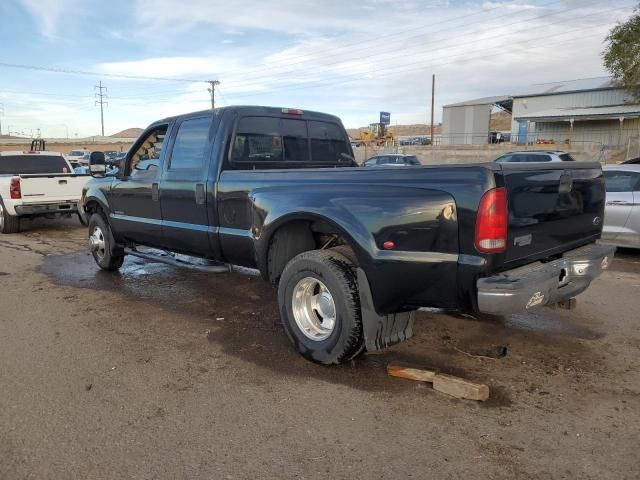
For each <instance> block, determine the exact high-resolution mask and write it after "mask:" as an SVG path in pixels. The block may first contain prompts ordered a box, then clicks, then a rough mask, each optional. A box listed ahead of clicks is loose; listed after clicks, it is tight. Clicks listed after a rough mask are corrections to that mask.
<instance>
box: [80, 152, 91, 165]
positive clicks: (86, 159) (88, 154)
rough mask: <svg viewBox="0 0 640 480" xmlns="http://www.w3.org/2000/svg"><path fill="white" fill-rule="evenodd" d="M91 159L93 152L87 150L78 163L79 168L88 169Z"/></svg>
mask: <svg viewBox="0 0 640 480" xmlns="http://www.w3.org/2000/svg"><path fill="white" fill-rule="evenodd" d="M90 158H91V152H90V151H89V150H85V152H84V154H83V155H82V157H81V158H79V159H78V160H77V162H76V164H77V166H78V167H88V166H89V159H90Z"/></svg>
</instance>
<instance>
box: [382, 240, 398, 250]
mask: <svg viewBox="0 0 640 480" xmlns="http://www.w3.org/2000/svg"><path fill="white" fill-rule="evenodd" d="M395 246H396V244H395V243H393V242H392V241H391V240H387V241H386V242H384V243H383V244H382V248H384V249H385V250H393V248H394V247H395Z"/></svg>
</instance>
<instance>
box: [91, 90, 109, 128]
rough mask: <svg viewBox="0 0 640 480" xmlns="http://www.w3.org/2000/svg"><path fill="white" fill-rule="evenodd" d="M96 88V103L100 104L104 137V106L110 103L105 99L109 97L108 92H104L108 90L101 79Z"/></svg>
mask: <svg viewBox="0 0 640 480" xmlns="http://www.w3.org/2000/svg"><path fill="white" fill-rule="evenodd" d="M93 88H94V90H95V91H96V92H95V94H94V95H95V98H96V101H95V104H96V105H100V125H102V136H103V137H104V106H105V105H108V102H107V101H106V100H105V98H108V97H107V94H106V93H103V90H104V92H106V91H107V87H103V86H102V80H100V82H99V83H98V85H94V87H93Z"/></svg>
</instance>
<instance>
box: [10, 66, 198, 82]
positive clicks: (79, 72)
mask: <svg viewBox="0 0 640 480" xmlns="http://www.w3.org/2000/svg"><path fill="white" fill-rule="evenodd" d="M0 67H6V68H19V69H23V70H35V71H40V72H51V73H63V74H67V75H89V76H93V77H111V78H127V79H130V80H152V81H162V82H183V83H204V82H206V80H194V79H188V78H169V77H146V76H142V75H128V74H124V73H103V72H91V71H87V70H71V69H66V68H60V67H45V66H39V65H26V64H21V63H7V62H0Z"/></svg>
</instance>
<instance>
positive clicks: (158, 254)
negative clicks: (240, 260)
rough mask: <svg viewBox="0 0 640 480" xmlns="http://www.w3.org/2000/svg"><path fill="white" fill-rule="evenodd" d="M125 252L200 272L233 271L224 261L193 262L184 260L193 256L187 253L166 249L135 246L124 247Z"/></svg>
mask: <svg viewBox="0 0 640 480" xmlns="http://www.w3.org/2000/svg"><path fill="white" fill-rule="evenodd" d="M124 253H126V254H127V255H133V256H134V257H139V258H144V259H145V260H150V261H152V262H160V263H165V264H167V265H172V266H174V267H181V268H189V269H191V270H197V271H199V272H207V273H229V272H230V271H231V266H230V265H228V264H224V263H215V264H212V265H204V264H198V263H193V262H190V261H188V260H183V259H182V258H181V257H184V258H191V257H189V256H187V255H179V254H174V253H170V252H166V251H164V250H155V249H153V250H151V249H149V250H146V249H145V251H140V250H138V249H136V248H135V247H126V248H125V249H124Z"/></svg>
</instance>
